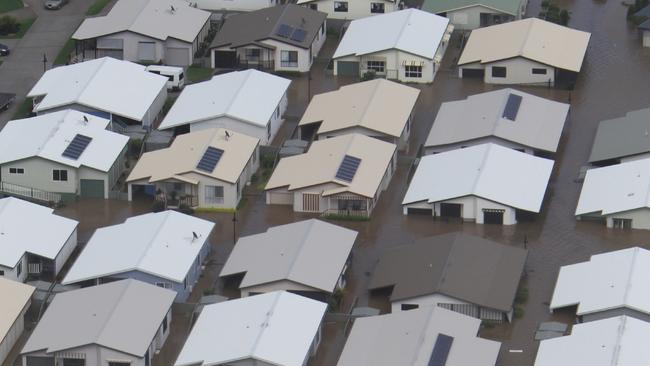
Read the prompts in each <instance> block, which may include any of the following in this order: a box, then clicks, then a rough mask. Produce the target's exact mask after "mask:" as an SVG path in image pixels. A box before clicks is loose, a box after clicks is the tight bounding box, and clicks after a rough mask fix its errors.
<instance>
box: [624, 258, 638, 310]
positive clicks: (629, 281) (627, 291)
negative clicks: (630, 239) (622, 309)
mask: <svg viewBox="0 0 650 366" xmlns="http://www.w3.org/2000/svg"><path fill="white" fill-rule="evenodd" d="M633 250H634V254H633V255H632V264H630V271H629V272H628V274H627V283H626V284H625V292H624V293H623V306H627V298H628V295H629V294H630V287H631V286H632V275H634V271H635V269H636V264H637V263H636V262H637V259H638V255H639V247H635V248H634V249H633Z"/></svg>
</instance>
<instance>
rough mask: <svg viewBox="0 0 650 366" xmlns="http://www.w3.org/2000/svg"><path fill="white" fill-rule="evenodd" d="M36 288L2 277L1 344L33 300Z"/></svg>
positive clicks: (0, 284) (0, 279) (0, 294)
mask: <svg viewBox="0 0 650 366" xmlns="http://www.w3.org/2000/svg"><path fill="white" fill-rule="evenodd" d="M34 290H35V289H34V287H32V286H29V285H25V284H24V283H20V282H16V281H11V280H7V279H5V278H2V277H0V299H2V301H0V343H1V342H2V341H3V340H4V338H5V337H6V336H7V333H8V332H9V330H10V329H11V327H12V326H13V325H14V323H15V322H16V319H18V316H19V315H20V313H21V312H22V311H23V309H24V308H25V305H27V302H28V301H29V300H30V299H31V298H32V294H33V293H34Z"/></svg>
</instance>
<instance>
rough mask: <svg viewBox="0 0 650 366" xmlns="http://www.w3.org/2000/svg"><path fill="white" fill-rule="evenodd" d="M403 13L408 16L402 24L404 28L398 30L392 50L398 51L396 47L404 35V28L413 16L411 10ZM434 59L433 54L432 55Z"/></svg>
mask: <svg viewBox="0 0 650 366" xmlns="http://www.w3.org/2000/svg"><path fill="white" fill-rule="evenodd" d="M405 11H408V16H407V17H406V22H404V26H402V28H400V30H399V33H398V34H397V38H396V39H395V43H394V44H393V48H394V49H399V48H397V46H398V45H399V44H400V40H401V39H402V36H403V35H404V31H405V30H406V27H407V26H408V25H409V21H410V20H411V17H412V16H413V8H410V9H406V10H405ZM434 57H435V54H434Z"/></svg>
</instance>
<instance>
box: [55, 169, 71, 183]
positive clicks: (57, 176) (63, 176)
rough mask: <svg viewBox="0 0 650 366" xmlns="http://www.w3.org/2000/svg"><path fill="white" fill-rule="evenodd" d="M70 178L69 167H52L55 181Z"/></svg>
mask: <svg viewBox="0 0 650 366" xmlns="http://www.w3.org/2000/svg"><path fill="white" fill-rule="evenodd" d="M57 173H58V174H57ZM68 178H69V176H68V169H52V181H53V182H67V181H68Z"/></svg>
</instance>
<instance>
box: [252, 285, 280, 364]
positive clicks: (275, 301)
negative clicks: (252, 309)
mask: <svg viewBox="0 0 650 366" xmlns="http://www.w3.org/2000/svg"><path fill="white" fill-rule="evenodd" d="M280 296H282V292H280V291H278V292H276V296H275V299H273V304H271V309H270V310H269V311H267V312H266V317H265V318H264V323H262V324H260V328H261V330H260V332H259V333H258V334H257V337H256V338H255V342H253V346H252V349H251V354H250V355H251V357H253V358H256V357H255V354H256V352H255V351H256V350H257V346H259V343H260V340H261V339H262V337H263V336H264V332H265V331H266V330H267V329H268V327H269V321H270V319H271V317H272V316H273V313H274V312H275V308H276V306H277V305H278V302H280Z"/></svg>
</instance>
